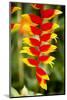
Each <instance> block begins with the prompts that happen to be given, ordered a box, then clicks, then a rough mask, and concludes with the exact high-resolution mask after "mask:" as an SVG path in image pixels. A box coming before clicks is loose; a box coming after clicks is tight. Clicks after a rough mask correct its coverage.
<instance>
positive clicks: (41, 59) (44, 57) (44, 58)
mask: <svg viewBox="0 0 67 100" xmlns="http://www.w3.org/2000/svg"><path fill="white" fill-rule="evenodd" d="M48 58H49V56H40V57H39V61H41V62H43V61H46V60H47V59H48Z"/></svg>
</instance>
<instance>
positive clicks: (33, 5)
mask: <svg viewBox="0 0 67 100" xmlns="http://www.w3.org/2000/svg"><path fill="white" fill-rule="evenodd" d="M32 7H33V8H34V9H37V10H39V9H42V8H43V4H32Z"/></svg>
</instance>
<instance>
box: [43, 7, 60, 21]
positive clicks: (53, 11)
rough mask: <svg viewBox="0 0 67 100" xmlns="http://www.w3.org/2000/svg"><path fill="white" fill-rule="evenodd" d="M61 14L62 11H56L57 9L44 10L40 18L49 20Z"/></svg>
mask: <svg viewBox="0 0 67 100" xmlns="http://www.w3.org/2000/svg"><path fill="white" fill-rule="evenodd" d="M59 14H62V11H60V10H57V9H46V10H41V16H42V18H48V19H51V18H53V17H55V16H56V15H59Z"/></svg>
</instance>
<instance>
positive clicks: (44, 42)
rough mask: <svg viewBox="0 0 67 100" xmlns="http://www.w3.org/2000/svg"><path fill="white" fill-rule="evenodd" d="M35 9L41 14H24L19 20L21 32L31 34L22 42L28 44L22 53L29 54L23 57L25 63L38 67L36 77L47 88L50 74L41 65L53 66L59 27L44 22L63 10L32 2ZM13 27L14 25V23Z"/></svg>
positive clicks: (42, 86)
mask: <svg viewBox="0 0 67 100" xmlns="http://www.w3.org/2000/svg"><path fill="white" fill-rule="evenodd" d="M32 7H33V8H35V9H40V10H39V11H40V14H41V15H40V16H37V15H35V14H23V15H21V20H20V22H19V24H20V28H19V33H21V34H29V37H24V38H23V40H22V42H23V43H24V44H27V45H26V46H24V47H23V48H22V50H21V51H20V53H22V54H23V53H26V54H28V55H29V57H27V58H22V61H23V63H25V64H26V65H28V66H30V67H35V68H36V78H37V80H38V83H39V85H40V87H41V88H43V89H45V90H47V80H49V76H48V74H47V73H46V72H45V71H44V70H43V69H42V68H41V67H40V64H43V65H44V66H47V65H50V66H51V67H52V68H53V65H54V60H55V57H53V56H51V55H50V53H52V52H54V51H55V50H56V48H57V46H55V45H53V44H52V40H53V39H54V40H55V41H56V42H57V38H58V37H57V34H56V33H54V31H55V29H57V28H59V25H58V24H57V23H53V22H45V23H44V22H43V20H46V19H47V20H48V21H49V19H51V18H53V17H55V16H56V15H58V14H61V13H62V12H61V11H60V10H57V9H44V10H43V5H40V4H32ZM12 27H13V25H12Z"/></svg>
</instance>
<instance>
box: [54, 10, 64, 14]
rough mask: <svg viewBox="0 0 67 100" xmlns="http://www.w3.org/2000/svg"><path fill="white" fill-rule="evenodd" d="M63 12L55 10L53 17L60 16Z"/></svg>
mask: <svg viewBox="0 0 67 100" xmlns="http://www.w3.org/2000/svg"><path fill="white" fill-rule="evenodd" d="M62 13H63V12H62V11H60V10H57V9H56V10H55V15H59V14H62Z"/></svg>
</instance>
